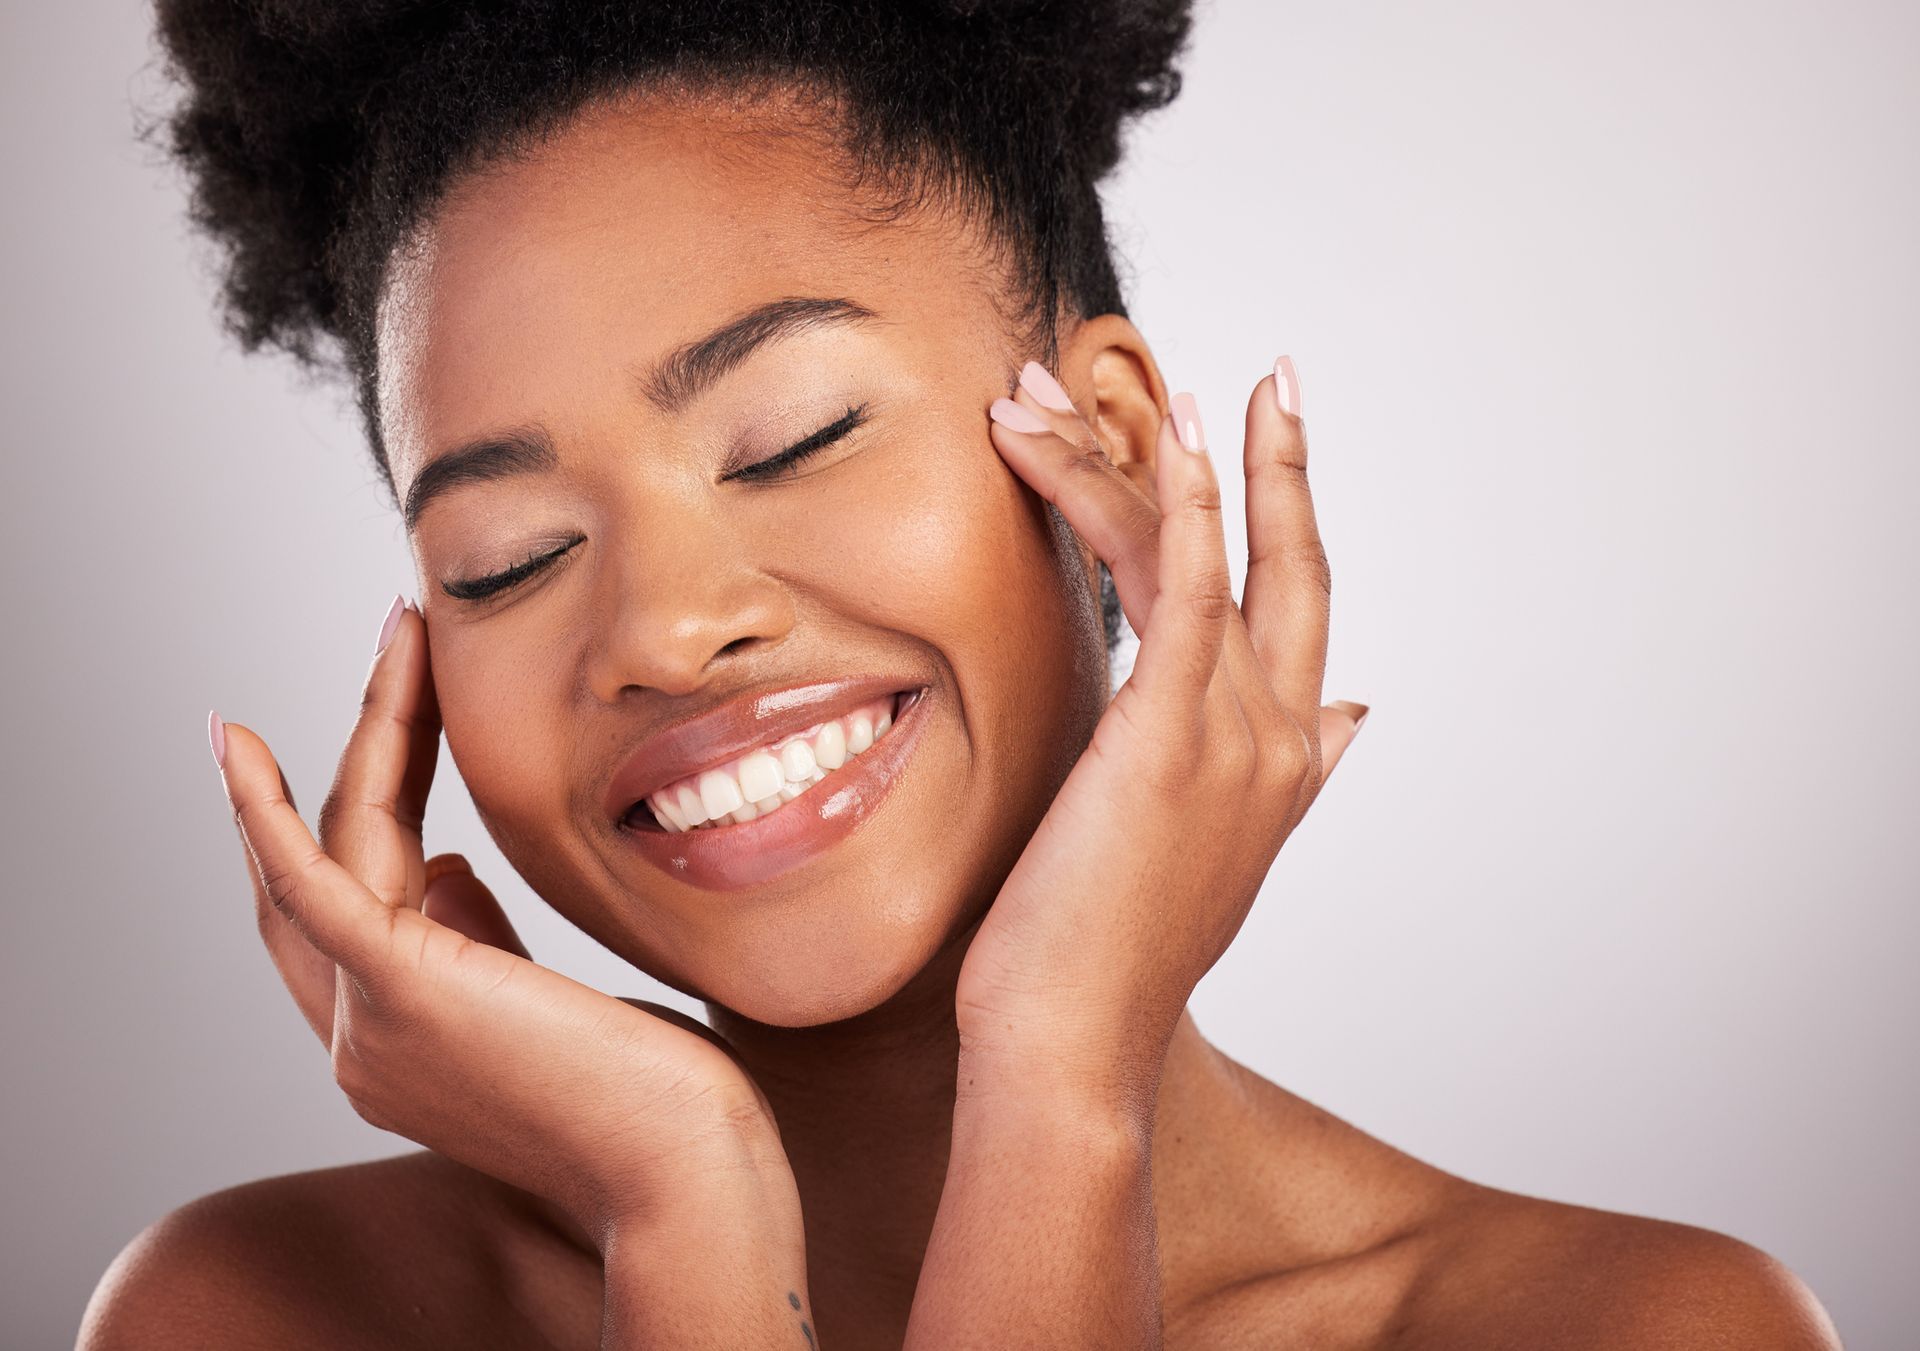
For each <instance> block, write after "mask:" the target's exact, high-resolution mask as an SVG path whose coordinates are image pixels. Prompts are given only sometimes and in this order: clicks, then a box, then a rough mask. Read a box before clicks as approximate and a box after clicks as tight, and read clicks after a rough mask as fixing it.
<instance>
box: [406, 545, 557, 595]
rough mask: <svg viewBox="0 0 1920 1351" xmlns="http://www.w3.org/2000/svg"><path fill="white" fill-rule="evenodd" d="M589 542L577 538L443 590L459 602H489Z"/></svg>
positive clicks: (445, 586) (444, 586)
mask: <svg viewBox="0 0 1920 1351" xmlns="http://www.w3.org/2000/svg"><path fill="white" fill-rule="evenodd" d="M585 543H586V538H585V537H584V536H576V537H575V538H573V539H570V540H568V541H567V542H566V543H565V544H562V545H561V546H560V547H559V548H557V549H549V550H547V551H546V552H545V553H541V554H535V555H534V556H533V557H532V558H529V559H527V560H526V561H525V562H522V563H515V564H514V565H513V566H512V567H510V568H507V569H505V570H504V571H501V572H496V573H492V574H490V575H489V576H486V577H475V578H473V579H472V580H471V581H456V582H442V583H440V589H441V590H442V591H444V592H446V593H447V594H448V595H449V596H452V597H453V598H454V599H455V600H485V599H486V598H487V597H489V596H494V595H498V594H499V593H500V592H502V591H505V590H506V589H507V588H508V587H510V586H518V585H519V584H520V583H521V582H524V581H526V580H527V579H528V578H529V577H532V576H533V575H534V574H535V573H537V572H543V571H545V570H546V569H547V568H548V567H549V566H551V565H552V564H553V563H555V562H558V561H559V559H560V557H561V556H562V555H563V554H566V553H568V552H569V551H571V550H572V549H574V548H575V547H576V546H578V545H581V544H585Z"/></svg>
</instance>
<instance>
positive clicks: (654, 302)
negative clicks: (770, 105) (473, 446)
mask: <svg viewBox="0 0 1920 1351" xmlns="http://www.w3.org/2000/svg"><path fill="white" fill-rule="evenodd" d="M829 137H830V133H829V132H827V131H825V130H823V129H815V128H813V127H809V126H806V125H803V124H801V123H800V122H798V121H796V120H793V119H788V120H787V121H785V122H784V124H783V123H781V122H778V121H776V120H775V119H774V117H773V116H772V115H770V113H769V112H768V111H766V110H764V109H761V110H753V109H736V108H726V107H718V106H712V105H705V104H700V103H695V102H693V101H691V100H686V99H662V98H646V99H628V100H624V101H621V102H617V103H606V104H601V105H596V106H594V107H592V108H590V109H589V110H588V111H586V112H584V113H582V114H581V115H580V116H578V117H577V118H575V119H574V120H573V121H571V122H569V123H568V124H567V125H566V126H565V127H564V128H563V129H561V130H560V131H559V132H557V133H556V134H554V135H552V136H551V137H549V138H547V139H545V140H543V141H541V142H540V143H539V144H538V145H537V146H536V147H534V148H532V149H529V150H526V151H524V152H520V153H517V154H515V155H513V156H510V157H505V158H502V159H500V160H497V161H495V162H493V163H491V164H489V165H487V166H486V167H485V168H483V169H481V170H478V171H476V172H473V173H469V174H467V175H466V176H465V177H463V178H462V179H460V180H459V181H458V182H457V183H456V184H455V185H454V187H453V188H452V189H451V190H450V191H449V193H448V194H447V196H446V198H445V200H444V201H443V202H442V203H441V205H440V206H439V207H438V209H437V210H436V211H435V212H434V213H433V214H432V215H431V216H430V217H429V218H428V219H427V220H426V221H425V222H424V223H423V225H422V226H421V227H420V229H419V230H418V231H417V232H416V233H415V235H414V236H413V238H412V239H410V240H409V241H408V242H407V244H406V245H405V246H404V247H403V248H402V249H400V250H398V251H396V254H395V256H394V258H393V260H392V261H391V263H390V265H389V268H388V273H387V279H386V285H385V288H384V290H383V293H382V297H381V304H380V313H379V343H380V380H379V399H380V414H381V426H382V431H383V436H384V439H385V442H386V449H387V455H388V460H389V464H390V466H391V468H392V471H393V475H394V478H395V481H396V482H397V483H404V482H405V481H406V479H407V478H408V477H409V476H410V475H411V473H412V472H414V470H415V469H417V467H418V465H419V464H420V463H421V462H422V461H423V460H424V458H425V457H426V456H427V455H428V454H430V453H431V452H432V451H433V449H434V448H435V447H438V446H442V445H447V444H452V443H455V442H457V441H459V440H462V439H465V438H466V437H468V436H471V435H478V434H480V433H483V432H488V431H493V430H497V429H498V428H500V427H501V426H504V425H514V424H519V423H524V422H526V421H527V420H528V419H529V418H534V417H540V416H542V415H543V414H544V413H545V412H546V411H547V410H551V409H554V408H557V407H566V406H569V405H572V406H577V405H578V401H579V399H580V397H581V392H582V391H583V390H584V389H588V388H598V389H601V390H606V391H608V392H609V393H610V394H611V395H614V396H619V395H620V393H621V392H622V391H623V390H630V388H631V378H632V377H631V372H632V370H633V368H634V367H635V365H636V364H638V363H641V362H646V361H651V360H652V359H653V358H654V357H656V356H658V355H660V354H662V353H664V352H666V351H668V350H669V349H671V348H673V347H675V346H677V345H679V344H680V343H682V342H685V341H687V340H688V339H690V338H694V337H698V336H700V335H701V334H704V333H705V332H706V331H707V330H709V329H711V328H712V327H714V326H715V325H716V324H718V323H719V322H721V321H722V320H724V319H727V318H730V317H732V316H733V315H735V314H738V313H740V312H741V311H743V310H746V309H748V308H750V307H752V306H754V305H757V304H760V303H762V302H764V301H767V300H770V299H776V298H779V297H783V296H801V295H833V296H842V295H844V296H849V297H853V298H855V299H857V300H859V301H860V302H861V303H862V304H865V305H866V306H868V307H869V308H870V309H874V310H877V311H879V312H880V313H881V314H882V315H883V316H884V317H886V318H888V319H890V320H895V321H898V320H901V319H903V318H909V317H910V318H911V320H912V325H913V328H914V330H915V331H917V332H920V333H923V334H924V333H937V332H942V331H945V332H956V331H964V332H972V333H976V334H977V333H978V332H980V331H981V325H982V323H983V322H985V321H986V320H987V318H988V316H989V315H992V314H994V313H995V311H994V310H993V308H992V305H993V300H992V294H991V285H990V283H989V282H988V281H987V277H988V272H987V270H986V268H985V266H984V262H983V255H982V253H981V252H980V251H979V250H978V249H977V248H976V247H974V244H973V241H972V237H971V236H970V235H968V234H967V233H966V232H965V231H964V230H963V229H962V228H960V227H959V226H958V224H957V223H956V222H955V221H954V220H953V219H952V218H950V217H948V216H945V215H943V214H941V213H938V212H926V213H915V214H913V215H911V216H908V217H905V218H902V219H900V220H897V221H895V220H889V221H887V222H886V223H884V224H876V223H874V222H872V221H871V220H868V219H866V218H864V217H863V216H862V215H861V214H860V211H859V207H860V206H861V205H862V204H863V203H861V202H860V201H858V200H856V198H855V197H854V195H853V194H852V191H851V190H850V188H849V187H848V185H847V183H846V181H845V179H844V178H843V176H842V172H841V170H840V169H839V168H838V167H837V162H836V160H835V159H833V158H832V144H831V141H830V139H829Z"/></svg>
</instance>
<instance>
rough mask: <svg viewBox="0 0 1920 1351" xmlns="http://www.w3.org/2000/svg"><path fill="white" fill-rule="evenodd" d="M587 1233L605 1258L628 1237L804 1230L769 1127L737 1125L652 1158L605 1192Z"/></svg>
mask: <svg viewBox="0 0 1920 1351" xmlns="http://www.w3.org/2000/svg"><path fill="white" fill-rule="evenodd" d="M589 1227H590V1228H591V1229H592V1230H593V1231H594V1232H595V1234H596V1241H597V1242H598V1244H599V1247H600V1250H601V1252H602V1254H603V1255H604V1254H606V1253H608V1251H609V1250H610V1247H611V1245H612V1244H613V1243H614V1242H615V1241H617V1240H619V1239H622V1238H628V1239H631V1238H634V1237H636V1236H644V1237H645V1238H647V1239H648V1240H649V1241H651V1240H654V1239H658V1238H669V1237H671V1238H692V1237H694V1236H695V1235H696V1234H698V1233H700V1232H702V1231H711V1232H714V1233H733V1234H736V1235H740V1236H743V1237H745V1236H748V1235H765V1236H766V1237H767V1238H768V1239H769V1240H770V1241H784V1240H785V1239H786V1238H787V1237H789V1236H792V1235H797V1234H798V1233H799V1231H800V1195H799V1189H798V1187H797V1186H796V1185H795V1183H794V1178H793V1169H792V1167H791V1165H789V1163H788V1162H787V1155H786V1150H785V1149H784V1148H783V1147H782V1146H781V1144H780V1138H779V1134H778V1132H777V1131H776V1130H775V1129H774V1127H773V1124H772V1122H771V1121H765V1120H758V1121H748V1120H744V1119H742V1120H736V1121H730V1122H728V1123H725V1124H723V1125H718V1126H715V1127H714V1128H713V1129H712V1130H709V1131H704V1132H702V1133H701V1134H700V1135H699V1136H697V1137H695V1138H692V1139H688V1140H685V1141H682V1143H681V1147H680V1148H679V1149H677V1150H675V1151H674V1153H673V1154H672V1156H671V1157H670V1158H663V1157H661V1156H658V1155H654V1156H651V1157H649V1158H647V1159H646V1160H645V1161H643V1162H637V1163H636V1164H635V1165H634V1166H633V1167H631V1168H628V1169H625V1170H615V1172H614V1180H613V1181H611V1182H609V1183H608V1184H606V1185H605V1186H603V1187H602V1188H601V1189H600V1195H599V1198H598V1213H597V1215H596V1216H595V1217H594V1219H593V1221H592V1222H591V1224H590V1225H589Z"/></svg>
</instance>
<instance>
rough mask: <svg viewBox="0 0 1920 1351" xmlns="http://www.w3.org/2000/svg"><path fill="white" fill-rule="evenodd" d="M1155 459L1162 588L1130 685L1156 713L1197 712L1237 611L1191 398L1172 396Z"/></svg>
mask: <svg viewBox="0 0 1920 1351" xmlns="http://www.w3.org/2000/svg"><path fill="white" fill-rule="evenodd" d="M1176 424H1177V425H1178V427H1179V430H1178V431H1176V430H1175V427H1176ZM1189 446H1191V447H1193V448H1192V449H1189ZM1154 460H1155V467H1156V472H1157V476H1158V478H1157V481H1158V486H1159V496H1160V571H1159V582H1160V589H1159V595H1158V596H1157V597H1156V598H1155V599H1154V602H1153V609H1152V611H1151V613H1150V614H1149V615H1148V616H1147V625H1146V627H1145V628H1144V629H1142V630H1140V651H1139V654H1138V655H1137V656H1136V657H1135V659H1134V666H1133V674H1132V675H1131V676H1129V677H1128V680H1129V683H1136V684H1137V685H1138V686H1139V688H1140V690H1141V692H1142V693H1143V694H1144V695H1146V696H1147V698H1148V699H1149V701H1150V703H1151V705H1152V706H1154V707H1157V708H1160V709H1163V710H1172V709H1175V708H1182V707H1189V708H1197V707H1198V704H1199V697H1200V696H1201V695H1202V694H1203V693H1204V692H1205V690H1206V689H1207V686H1208V684H1209V683H1210V682H1211V680H1212V678H1213V672H1214V668H1215V667H1217V666H1218V665H1219V664H1220V651H1221V646H1222V644H1223V643H1224V642H1225V641H1226V635H1227V627H1228V621H1229V619H1230V618H1231V617H1232V616H1233V614H1234V611H1235V606H1234V603H1233V582H1232V578H1231V577H1230V575H1229V574H1228V571H1227V547H1226V539H1225V536H1224V535H1223V533H1222V528H1221V521H1220V483H1219V480H1218V479H1217V478H1216V477H1215V476H1214V472H1213V461H1212V458H1211V457H1210V456H1209V455H1208V454H1207V452H1206V433H1205V431H1204V429H1203V428H1202V426H1201V423H1200V410H1199V408H1198V406H1197V405H1196V404H1195V402H1194V399H1193V396H1192V395H1191V394H1176V395H1175V396H1174V398H1173V412H1172V413H1171V414H1169V415H1168V416H1166V417H1164V418H1162V419H1161V421H1160V435H1159V441H1158V444H1157V446H1156V448H1155V453H1154Z"/></svg>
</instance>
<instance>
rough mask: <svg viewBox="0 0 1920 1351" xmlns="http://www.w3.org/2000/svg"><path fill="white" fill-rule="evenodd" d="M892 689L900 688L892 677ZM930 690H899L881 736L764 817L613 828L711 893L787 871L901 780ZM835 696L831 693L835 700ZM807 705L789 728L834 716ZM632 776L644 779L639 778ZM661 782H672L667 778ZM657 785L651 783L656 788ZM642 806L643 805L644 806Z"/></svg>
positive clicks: (878, 691)
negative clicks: (698, 825) (690, 826)
mask: <svg viewBox="0 0 1920 1351" xmlns="http://www.w3.org/2000/svg"><path fill="white" fill-rule="evenodd" d="M845 688H847V689H858V688H861V686H860V682H849V683H848V684H847V685H846V686H845ZM892 688H893V689H894V690H896V691H898V690H900V686H899V685H898V683H897V682H896V683H895V684H894V685H893V686H892ZM887 692H888V686H887V683H886V682H884V681H883V682H881V683H880V684H879V685H878V686H877V687H875V688H873V689H872V690H871V692H868V693H865V694H864V695H858V696H856V697H854V698H851V699H849V700H847V701H846V702H844V703H838V704H837V708H838V709H839V710H841V711H844V710H845V709H847V708H850V707H853V706H854V705H857V704H860V703H864V702H866V700H868V699H877V698H879V697H881V696H882V695H884V694H886V693H887ZM930 692H931V691H930V689H929V688H928V687H926V686H910V687H908V688H907V689H906V690H905V691H903V692H902V693H903V699H902V702H901V704H900V706H899V709H898V711H897V712H896V713H895V715H894V721H893V726H892V727H890V728H889V729H888V730H887V734H886V735H885V736H883V737H881V738H880V739H879V740H878V741H876V742H874V743H873V745H872V746H871V747H869V748H868V749H866V750H864V751H862V752H861V753H860V754H858V755H855V756H850V757H848V759H847V763H846V764H844V765H842V766H841V767H840V768H839V769H837V770H834V771H833V772H832V773H831V774H829V775H828V776H827V777H826V778H824V779H822V780H821V781H820V782H819V783H817V784H815V785H814V786H813V787H812V788H810V789H808V790H807V791H806V792H804V793H802V794H801V795H800V796H799V797H797V798H795V799H793V801H791V802H788V803H786V804H785V805H783V806H781V807H779V808H777V809H776V810H774V811H771V812H769V813H767V814H766V815H765V816H760V817H756V818H754V819H753V820H751V821H745V822H738V821H736V822H732V823H730V824H728V825H724V826H715V827H712V828H710V829H699V830H687V831H667V830H660V829H654V828H646V827H635V826H631V825H628V824H626V823H625V821H624V820H622V821H621V822H620V824H619V825H618V830H619V833H620V837H621V839H622V840H624V841H626V842H627V843H628V844H630V845H631V846H632V847H633V848H634V849H635V850H637V851H638V852H639V853H640V854H641V856H642V857H644V858H645V859H647V861H648V862H650V863H652V864H653V865H654V866H655V867H657V868H659V869H660V871H662V872H664V873H666V874H667V875H668V876H669V877H672V878H675V879H676V880H679V881H682V882H689V883H691V884H693V885H694V886H696V887H700V888H703V889H705V890H708V891H734V890H737V889H739V888H741V887H749V886H753V885H755V884H756V883H760V882H765V881H768V880H769V879H771V878H774V877H778V876H779V875H780V874H782V873H785V872H790V871H791V870H793V869H795V868H798V867H799V866H801V865H802V864H804V863H806V862H808V861H809V860H811V859H813V858H815V857H817V856H818V855H820V854H822V853H824V852H826V851H827V850H828V849H831V848H832V847H833V846H834V845H836V844H838V843H839V842H840V841H841V840H843V839H845V838H846V837H847V835H849V834H850V833H851V832H852V831H853V830H854V829H855V828H856V827H857V826H859V825H860V824H861V822H863V821H865V820H867V819H868V818H869V817H871V816H872V815H873V814H874V812H875V811H877V810H878V809H879V807H880V804H881V803H882V802H883V801H885V800H886V797H887V794H888V793H890V792H891V791H892V790H893V787H894V785H895V784H896V783H898V782H899V781H900V778H901V776H902V773H903V771H904V770H905V767H906V764H907V761H908V759H910V758H911V757H912V755H913V752H914V749H915V747H916V746H917V745H918V743H919V740H920V733H921V729H922V728H924V727H925V726H926V723H927V717H928V713H927V706H928V705H929V704H930V703H931V702H932V700H931V699H929V698H928V695H929V694H930ZM839 697H840V696H838V695H836V696H835V698H836V700H837V699H838V698H839ZM807 707H808V708H809V709H811V710H814V711H815V712H814V715H813V716H811V717H810V718H809V719H807V720H803V721H800V722H798V723H795V724H792V725H787V726H786V731H804V730H805V729H806V728H808V727H811V726H812V725H813V724H814V723H815V722H820V721H823V720H824V718H826V717H831V716H834V715H835V709H834V708H832V707H830V708H828V709H827V711H826V712H825V713H824V714H821V713H819V712H818V710H819V709H820V708H821V707H822V705H821V704H819V703H810V704H808V705H807ZM717 711H718V710H716V712H717ZM785 723H786V719H785V718H784V717H783V718H782V719H780V720H779V723H777V724H776V723H769V724H766V726H769V727H772V726H776V725H784V724H785ZM756 735H759V736H761V737H762V739H763V740H771V739H773V738H772V737H767V736H766V734H765V733H764V732H762V733H757V734H756ZM782 735H785V732H784V731H775V732H774V733H773V737H778V736H782ZM759 744H760V742H759V741H749V742H747V743H746V744H744V745H741V746H739V747H738V748H737V749H734V750H732V751H731V752H730V753H729V755H738V754H739V753H740V752H741V751H743V750H749V749H751V748H752V747H754V746H757V745H759ZM728 758H729V756H728V755H723V756H720V757H719V758H718V760H709V762H708V763H709V764H712V763H724V761H725V760H726V759H728ZM637 773H638V771H636V775H637ZM674 777H676V778H677V777H680V775H678V774H676V775H675V776H674ZM634 781H635V782H646V781H647V780H642V779H639V778H637V777H636V779H635V780H634ZM663 782H668V783H670V782H672V779H667V780H664V781H663ZM659 786H660V784H659V783H655V784H654V787H656V788H657V787H659ZM645 791H647V792H651V791H653V789H651V788H650V789H647V790H645ZM629 805H631V803H629ZM640 810H641V811H643V812H644V811H646V810H647V808H646V806H645V804H644V803H643V804H641V806H640ZM622 815H623V816H624V813H622Z"/></svg>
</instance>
